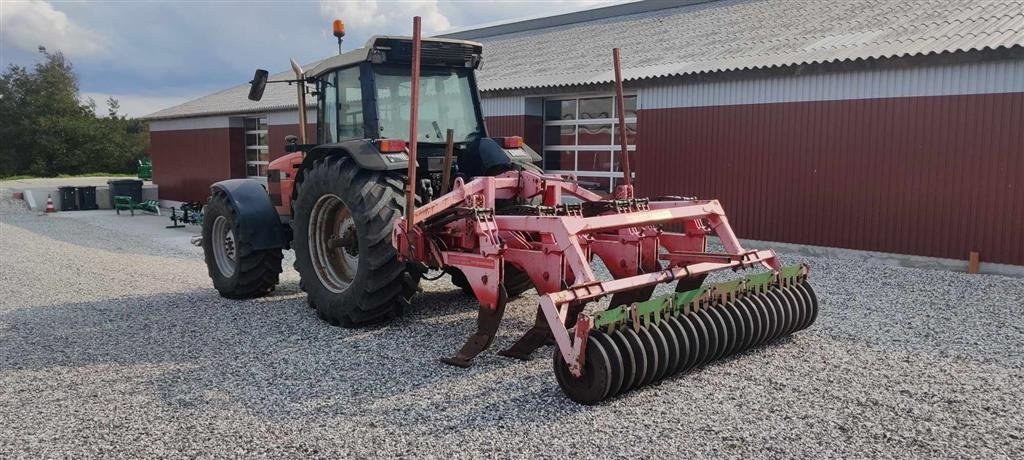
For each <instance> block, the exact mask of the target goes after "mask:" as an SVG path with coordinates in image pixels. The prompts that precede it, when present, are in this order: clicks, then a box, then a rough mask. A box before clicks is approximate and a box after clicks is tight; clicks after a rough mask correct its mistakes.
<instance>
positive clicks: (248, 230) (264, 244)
mask: <svg viewBox="0 0 1024 460" xmlns="http://www.w3.org/2000/svg"><path fill="white" fill-rule="evenodd" d="M210 190H211V192H214V193H216V192H221V193H223V194H224V195H225V196H227V198H228V201H230V202H231V205H232V206H233V207H234V208H235V213H236V215H235V223H236V225H237V226H238V235H237V237H238V240H239V241H240V242H242V243H245V244H247V245H249V246H250V247H251V248H252V249H254V250H261V249H273V248H285V247H288V241H287V238H286V236H285V231H284V226H283V225H282V224H281V218H280V217H279V216H278V215H277V211H275V210H274V205H273V204H271V203H270V195H268V194H267V189H266V188H264V187H263V184H262V183H260V182H259V181H257V180H254V179H228V180H222V181H220V182H217V183H215V184H213V185H211V186H210Z"/></svg>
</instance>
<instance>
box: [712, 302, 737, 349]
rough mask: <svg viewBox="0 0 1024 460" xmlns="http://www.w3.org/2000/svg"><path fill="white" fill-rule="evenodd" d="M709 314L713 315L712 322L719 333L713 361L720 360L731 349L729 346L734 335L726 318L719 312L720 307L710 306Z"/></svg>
mask: <svg viewBox="0 0 1024 460" xmlns="http://www.w3.org/2000/svg"><path fill="white" fill-rule="evenodd" d="M706 311H707V313H708V316H710V317H711V323H712V325H714V327H715V330H716V332H717V333H718V347H717V348H715V354H714V355H713V356H711V360H712V361H718V360H719V359H722V356H725V352H726V351H728V350H729V346H730V345H731V344H732V340H733V339H734V337H733V336H732V333H731V331H730V330H729V329H730V328H728V327H726V325H725V318H723V317H722V314H721V313H719V312H718V308H716V307H713V308H708V309H707V310H706Z"/></svg>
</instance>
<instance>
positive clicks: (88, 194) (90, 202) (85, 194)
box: [75, 185, 100, 211]
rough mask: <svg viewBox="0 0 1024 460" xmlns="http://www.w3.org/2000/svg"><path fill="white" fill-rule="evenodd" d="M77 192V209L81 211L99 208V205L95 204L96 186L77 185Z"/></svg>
mask: <svg viewBox="0 0 1024 460" xmlns="http://www.w3.org/2000/svg"><path fill="white" fill-rule="evenodd" d="M75 191H76V192H77V193H78V209H80V210H82V211H91V210H93V209H99V208H100V207H99V205H97V204H96V187H93V186H91V185H88V186H84V187H77V189H76V190H75Z"/></svg>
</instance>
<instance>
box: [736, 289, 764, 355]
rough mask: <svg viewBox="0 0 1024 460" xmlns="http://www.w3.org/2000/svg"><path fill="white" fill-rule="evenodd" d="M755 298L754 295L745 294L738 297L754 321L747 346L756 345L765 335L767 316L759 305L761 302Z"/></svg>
mask: <svg viewBox="0 0 1024 460" xmlns="http://www.w3.org/2000/svg"><path fill="white" fill-rule="evenodd" d="M756 298H757V296H755V295H745V296H743V298H741V299H740V303H741V304H743V305H744V306H745V307H747V311H749V312H750V318H751V319H752V320H753V321H754V334H753V336H752V337H751V340H750V345H749V346H748V348H753V347H756V346H757V345H758V344H759V343H761V342H762V341H763V340H764V338H765V336H766V335H767V326H768V325H767V322H768V316H767V315H766V314H765V312H764V308H763V307H761V303H760V302H757V301H756V300H755V299H756Z"/></svg>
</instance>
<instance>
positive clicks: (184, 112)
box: [143, 35, 479, 120]
mask: <svg viewBox="0 0 1024 460" xmlns="http://www.w3.org/2000/svg"><path fill="white" fill-rule="evenodd" d="M394 38H407V37H395V36H388V35H375V36H373V37H370V38H369V39H367V40H366V43H365V44H364V45H363V47H361V48H356V49H354V50H351V51H348V52H346V53H344V54H340V55H337V56H331V57H328V58H325V59H322V60H320V61H316V62H312V63H309V64H306V65H304V66H302V68H303V70H304V72H305V74H306V76H307V77H308V76H317V75H319V74H321V73H323V72H325V71H327V70H329V69H333V68H337V67H342V66H346V65H350V64H354V63H357V62H360V61H364V60H366V59H368V53H369V51H370V49H371V48H372V47H373V46H375V45H376V44H377V41H378V40H389V39H394ZM424 40H425V41H427V40H429V41H435V42H447V43H461V44H469V45H477V46H479V43H476V42H472V41H466V40H458V39H450V38H434V37H431V38H425V39H424ZM293 78H295V73H294V72H292V71H291V70H287V71H284V72H280V73H276V74H274V75H271V76H270V77H269V78H268V80H289V79H293ZM248 95H249V84H248V83H244V84H241V85H238V86H233V87H231V88H228V89H225V90H223V91H220V92H217V93H214V94H211V95H209V96H203V97H200V98H198V99H193V100H191V101H188V102H185V103H183V104H180V105H176V106H174V107H170V108H166V109H163V110H160V111H158V112H154V113H151V114H149V115H146V116H145V117H143V118H144V119H147V120H160V119H170V118H185V117H192V116H210V115H223V114H239V113H261V112H275V111H279V110H293V109H296V108H298V106H299V103H298V97H297V93H296V90H295V86H293V85H290V84H285V83H268V84H267V86H266V88H265V90H264V91H263V98H262V99H261V100H259V101H250V100H249V98H248ZM306 106H307V107H315V106H316V102H315V101H313V100H311V99H309V100H307V101H306Z"/></svg>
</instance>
